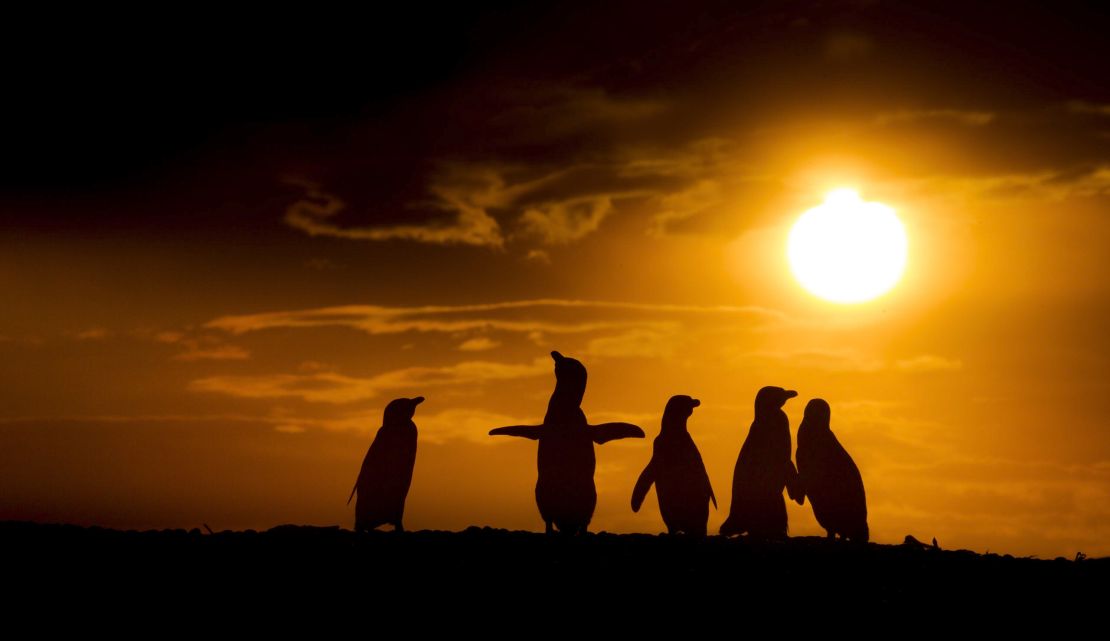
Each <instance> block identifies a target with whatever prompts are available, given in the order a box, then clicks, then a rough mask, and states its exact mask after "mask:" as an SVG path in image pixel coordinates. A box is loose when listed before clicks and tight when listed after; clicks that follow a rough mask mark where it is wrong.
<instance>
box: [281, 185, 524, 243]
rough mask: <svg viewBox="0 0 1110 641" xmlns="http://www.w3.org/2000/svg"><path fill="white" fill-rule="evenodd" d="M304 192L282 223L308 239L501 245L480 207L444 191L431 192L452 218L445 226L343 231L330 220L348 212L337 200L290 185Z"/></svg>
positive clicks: (316, 190)
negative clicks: (435, 193) (325, 238)
mask: <svg viewBox="0 0 1110 641" xmlns="http://www.w3.org/2000/svg"><path fill="white" fill-rule="evenodd" d="M292 182H294V183H295V184H298V185H300V186H302V187H304V189H305V196H304V197H303V198H302V199H300V200H298V201H296V202H294V203H293V204H291V205H289V207H288V208H287V209H286V210H285V222H286V224H288V225H289V226H290V227H293V228H294V229H299V230H301V231H303V232H305V233H307V234H308V235H309V236H330V237H333V238H348V239H351V240H374V241H382V240H393V239H400V240H413V241H418V242H423V243H433V244H439V245H451V244H463V245H481V246H491V247H500V246H501V245H502V244H503V243H504V238H503V237H502V234H501V227H500V225H499V224H498V223H497V220H495V219H494V218H493V217H492V216H490V215H489V214H488V213H486V211H485V209H484V208H483V207H482V206H481V204H480V203H475V202H472V201H469V200H467V199H465V198H461V197H459V194H458V193H456V192H453V191H449V190H445V189H437V190H433V191H435V192H437V193H438V195H439V196H440V199H441V200H440V203H439V206H440V208H441V209H443V210H445V211H447V212H448V215H449V216H451V217H453V220H449V221H447V222H428V223H425V224H421V225H412V224H409V225H382V226H379V227H343V226H340V225H338V224H336V223H335V222H333V219H334V218H335V216H336V215H338V214H339V213H340V212H342V211H343V210H344V209H346V208H347V205H346V203H344V202H343V201H342V200H341V199H340V198H339V197H338V196H335V195H333V194H330V193H328V192H326V191H324V190H323V189H322V188H321V187H320V186H319V185H316V184H314V183H311V182H307V181H292Z"/></svg>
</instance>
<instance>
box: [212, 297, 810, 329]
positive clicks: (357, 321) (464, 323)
mask: <svg viewBox="0 0 1110 641" xmlns="http://www.w3.org/2000/svg"><path fill="white" fill-rule="evenodd" d="M553 309H556V310H557V309H562V310H580V311H590V312H599V311H601V312H623V313H626V314H633V315H637V318H635V319H616V320H610V319H606V320H580V319H574V320H557V319H550V318H547V319H544V320H539V319H530V318H524V319H522V318H516V317H513V316H510V315H508V313H510V312H523V311H528V310H539V311H547V312H550V311H551V310H553ZM690 314H692V315H699V316H704V315H713V316H721V317H727V318H730V319H744V320H747V321H748V322H751V323H752V324H753V325H766V324H774V323H785V322H788V321H789V319H788V317H787V316H786V315H785V314H783V313H782V312H778V311H775V310H770V309H766V308H762V307H754V306H726V305H715V306H712V305H711V306H697V305H663V304H650V303H621V302H612V301H585V300H567V299H536V300H522V301H506V302H501V303H485V304H475V305H427V306H422V307H385V306H378V305H346V306H338V307H321V308H316V309H305V310H297V311H280V312H266V313H261V314H245V315H238V316H222V317H220V318H216V319H214V320H212V321H209V322H208V323H207V324H206V325H205V326H206V327H208V328H210V329H218V330H223V331H225V332H229V333H231V334H245V333H247V332H255V331H260V330H265V329H274V328H289V327H299V328H307V327H349V328H352V329H356V330H359V331H363V332H366V333H368V334H397V333H403V332H412V331H416V332H461V331H467V330H478V329H481V330H489V329H496V330H501V331H509V332H520V333H525V334H531V333H533V332H543V333H553V334H564V333H582V332H591V331H597V330H601V329H611V328H621V327H629V326H641V327H643V326H656V327H666V326H669V325H673V324H674V321H673V320H669V321H668V320H659V318H658V316H661V315H667V316H672V317H677V316H681V315H690ZM643 315H651V316H652V318H651V319H644V318H642V316H643ZM548 316H550V314H548Z"/></svg>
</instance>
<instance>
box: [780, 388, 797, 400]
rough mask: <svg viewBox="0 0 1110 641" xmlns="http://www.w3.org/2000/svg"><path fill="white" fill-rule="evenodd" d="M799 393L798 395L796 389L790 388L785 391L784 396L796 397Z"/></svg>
mask: <svg viewBox="0 0 1110 641" xmlns="http://www.w3.org/2000/svg"><path fill="white" fill-rule="evenodd" d="M797 395H798V393H797V392H795V391H794V390H792V389H788V390H786V392H785V393H784V394H783V396H785V397H786V398H794V397H795V396H797Z"/></svg>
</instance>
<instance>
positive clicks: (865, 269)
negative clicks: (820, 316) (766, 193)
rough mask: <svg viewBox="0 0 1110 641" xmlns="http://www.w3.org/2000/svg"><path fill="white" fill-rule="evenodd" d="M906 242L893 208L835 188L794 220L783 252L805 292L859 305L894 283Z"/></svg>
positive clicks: (902, 266) (902, 265)
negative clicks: (823, 200) (818, 203)
mask: <svg viewBox="0 0 1110 641" xmlns="http://www.w3.org/2000/svg"><path fill="white" fill-rule="evenodd" d="M907 245H908V243H907V240H906V230H905V228H904V227H903V226H902V221H900V220H898V216H896V215H895V214H894V210H893V209H891V208H890V207H887V206H886V205H883V204H882V203H874V202H871V203H869V202H864V201H863V199H861V198H860V196H859V194H858V193H856V192H855V191H854V190H852V189H837V190H835V191H832V192H829V194H828V195H827V196H826V197H825V202H824V203H823V204H821V205H818V206H817V207H814V208H813V209H810V210H809V211H807V212H805V213H804V214H802V215H801V217H800V218H798V222H796V223H794V227H793V229H791V230H790V239H789V241H788V242H787V250H786V251H787V256H788V257H789V259H790V269H791V270H792V271H793V272H794V277H795V278H797V279H798V282H799V283H801V285H802V287H805V288H806V289H807V290H808V291H809V292H810V293H812V294H814V295H815V296H818V297H819V298H823V299H825V300H827V301H831V302H834V303H862V302H865V301H869V300H873V299H875V298H878V297H879V296H882V295H883V294H885V293H887V292H888V291H890V290H891V288H893V287H894V286H895V285H896V284H897V283H898V281H899V279H901V277H902V272H903V271H905V268H906V248H907Z"/></svg>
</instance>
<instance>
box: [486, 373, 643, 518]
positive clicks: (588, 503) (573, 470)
mask: <svg viewBox="0 0 1110 641" xmlns="http://www.w3.org/2000/svg"><path fill="white" fill-rule="evenodd" d="M551 358H552V359H554V360H555V391H554V392H552V393H551V400H550V401H548V404H547V414H545V415H544V417H543V423H542V424H541V425H511V426H508V427H498V428H496V429H493V430H490V436H518V437H521V438H527V439H532V440H537V441H539V448H538V449H539V453H538V455H537V459H536V467H537V470H538V476H537V479H536V506H537V507H539V509H540V517H541V518H542V519H543V522H544V525H545V531H546V532H547V533H548V534H551V533H553V532H554V531H555V530H556V529H557V530H558V531H559V532H561V533H565V534H579V533H582V534H585V532H586V528H587V527H588V526H589V524H590V520H591V519H592V518H593V514H594V508H595V507H596V506H597V488H596V487H595V486H594V468H595V467H596V464H597V460H596V458H595V456H594V443H597V444H598V445H601V444H603V443H608V442H609V441H612V440H616V439H622V438H643V437H644V431H643V430H642V429H640V428H639V427H637V426H635V425H632V424H630V423H602V424H601V425H590V424H589V423H587V422H586V415H585V413H583V412H582V407H581V405H582V397H583V396H584V395H585V393H586V367H585V366H584V365H582V363H581V362H579V361H578V360H576V359H573V358H568V357H566V356H563V355H562V354H560V353H559V352H551Z"/></svg>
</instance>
